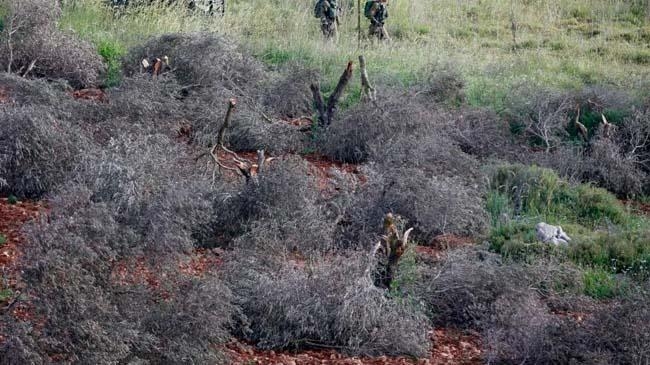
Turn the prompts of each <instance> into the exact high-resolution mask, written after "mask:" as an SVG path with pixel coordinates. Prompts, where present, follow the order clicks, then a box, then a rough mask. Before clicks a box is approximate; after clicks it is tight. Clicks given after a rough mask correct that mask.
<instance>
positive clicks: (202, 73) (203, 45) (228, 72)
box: [124, 33, 265, 97]
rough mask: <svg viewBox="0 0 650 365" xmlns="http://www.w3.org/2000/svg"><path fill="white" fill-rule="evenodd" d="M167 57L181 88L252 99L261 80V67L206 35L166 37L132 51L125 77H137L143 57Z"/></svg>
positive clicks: (220, 38) (227, 43)
mask: <svg viewBox="0 0 650 365" xmlns="http://www.w3.org/2000/svg"><path fill="white" fill-rule="evenodd" d="M164 56H168V57H169V58H170V65H171V67H172V68H173V69H174V72H173V75H174V77H175V78H176V79H177V80H178V82H179V83H180V84H181V85H182V86H187V87H192V88H208V89H209V88H212V87H219V88H225V89H227V90H231V91H233V92H235V93H236V94H241V96H242V97H254V96H256V95H257V94H256V93H255V87H256V86H257V85H258V84H259V83H260V82H261V81H263V80H264V79H265V74H264V70H263V67H262V65H261V63H259V62H257V61H256V60H255V59H253V58H252V57H250V56H248V55H247V54H245V53H244V52H243V51H242V50H241V49H240V48H239V47H238V46H237V45H235V44H233V43H232V42H230V41H228V40H227V39H226V38H224V37H223V36H219V35H216V34H210V33H193V34H166V35H162V36H160V37H157V38H153V39H151V40H149V41H147V42H146V43H144V44H142V45H140V46H137V47H134V48H133V49H131V50H130V51H129V53H128V54H127V56H126V57H125V60H124V67H125V73H126V74H127V75H129V76H131V75H134V74H137V73H138V72H139V68H140V61H141V60H142V59H143V58H145V57H158V58H162V57H164Z"/></svg>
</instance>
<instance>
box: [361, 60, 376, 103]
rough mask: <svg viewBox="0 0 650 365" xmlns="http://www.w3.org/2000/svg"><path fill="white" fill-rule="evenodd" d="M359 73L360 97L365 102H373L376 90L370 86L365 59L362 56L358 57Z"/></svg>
mask: <svg viewBox="0 0 650 365" xmlns="http://www.w3.org/2000/svg"><path fill="white" fill-rule="evenodd" d="M359 72H360V73H361V92H362V95H363V96H364V97H365V98H366V99H367V100H370V101H372V102H375V100H376V98H377V90H376V89H375V88H374V87H372V85H371V84H370V80H369V79H368V71H367V70H366V58H365V57H364V56H363V55H361V56H359Z"/></svg>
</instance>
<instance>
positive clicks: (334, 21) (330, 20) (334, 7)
mask: <svg viewBox="0 0 650 365" xmlns="http://www.w3.org/2000/svg"><path fill="white" fill-rule="evenodd" d="M314 16H315V17H316V18H320V29H321V31H322V32H323V35H324V36H325V37H326V38H332V37H334V36H336V28H337V27H338V23H339V6H338V4H337V3H336V0H318V1H317V2H316V6H315V7H314Z"/></svg>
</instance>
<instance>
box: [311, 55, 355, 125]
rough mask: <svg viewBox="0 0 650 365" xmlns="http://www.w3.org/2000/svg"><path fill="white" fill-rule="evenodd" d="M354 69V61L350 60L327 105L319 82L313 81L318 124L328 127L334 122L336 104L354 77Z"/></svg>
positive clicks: (312, 88)
mask: <svg viewBox="0 0 650 365" xmlns="http://www.w3.org/2000/svg"><path fill="white" fill-rule="evenodd" d="M352 71H353V66H352V61H349V62H348V65H347V67H346V68H345V70H344V71H343V74H341V77H340V78H339V82H338V84H336V88H334V91H333V92H332V94H331V95H330V97H329V98H327V105H325V103H324V101H323V95H322V93H321V91H320V86H319V85H318V84H317V83H313V84H311V85H310V86H309V88H310V89H311V92H312V96H313V98H314V106H315V107H316V111H317V112H318V125H319V126H320V127H328V126H329V125H330V124H331V123H332V119H333V118H334V114H335V113H336V106H337V104H338V103H339V100H340V99H341V96H342V95H343V91H345V88H346V86H347V85H348V83H349V82H350V79H351V78H352Z"/></svg>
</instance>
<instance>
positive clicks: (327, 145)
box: [318, 91, 443, 163]
mask: <svg viewBox="0 0 650 365" xmlns="http://www.w3.org/2000/svg"><path fill="white" fill-rule="evenodd" d="M378 103H379V105H381V108H377V107H375V106H374V105H373V104H370V103H369V104H359V105H357V106H355V107H353V108H351V109H349V110H346V111H345V112H344V113H341V115H340V117H337V120H335V121H334V122H333V123H332V125H331V126H329V128H328V129H327V130H326V131H325V132H324V133H322V135H319V140H318V149H319V151H320V152H322V153H323V154H324V155H326V156H327V157H330V158H331V159H334V160H336V161H341V162H348V163H360V162H365V161H366V160H367V159H368V158H369V154H370V149H369V145H370V144H371V143H373V142H377V143H380V141H382V140H383V141H387V140H389V139H390V138H396V137H399V136H403V135H406V136H415V135H417V134H418V132H424V131H426V130H430V128H431V126H432V125H435V124H438V123H439V124H441V125H442V124H443V120H442V117H441V116H440V115H439V114H436V113H434V112H433V111H431V109H430V108H429V107H427V106H425V105H423V104H421V103H419V102H417V101H415V100H414V99H413V98H410V97H408V96H405V95H397V94H396V93H395V92H393V91H389V92H387V93H386V96H385V99H382V100H378Z"/></svg>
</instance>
